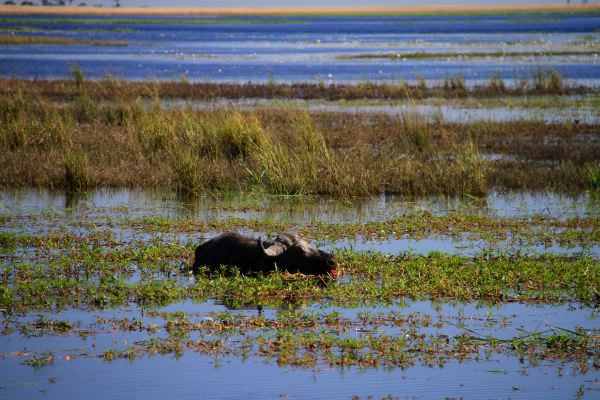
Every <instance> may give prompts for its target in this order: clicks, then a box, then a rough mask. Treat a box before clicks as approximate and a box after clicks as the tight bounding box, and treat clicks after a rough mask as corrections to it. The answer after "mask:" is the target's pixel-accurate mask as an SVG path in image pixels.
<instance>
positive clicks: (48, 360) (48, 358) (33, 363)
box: [23, 351, 54, 369]
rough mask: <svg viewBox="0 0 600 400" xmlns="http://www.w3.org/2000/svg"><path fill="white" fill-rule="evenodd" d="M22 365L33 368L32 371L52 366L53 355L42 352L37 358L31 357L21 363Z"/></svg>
mask: <svg viewBox="0 0 600 400" xmlns="http://www.w3.org/2000/svg"><path fill="white" fill-rule="evenodd" d="M23 364H24V365H28V366H30V367H33V368H34V369H40V368H43V367H47V366H50V365H53V364H54V353H53V352H50V351H45V352H42V353H41V354H40V355H39V356H32V357H31V358H29V359H27V360H25V361H23Z"/></svg>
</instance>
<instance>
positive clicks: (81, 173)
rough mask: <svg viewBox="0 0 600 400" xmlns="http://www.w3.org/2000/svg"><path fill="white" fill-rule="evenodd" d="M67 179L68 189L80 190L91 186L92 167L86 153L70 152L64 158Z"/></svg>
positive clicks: (66, 186)
mask: <svg viewBox="0 0 600 400" xmlns="http://www.w3.org/2000/svg"><path fill="white" fill-rule="evenodd" d="M63 165H64V168H65V180H64V186H65V188H66V189H67V190H72V191H79V190H84V189H87V188H88V187H90V185H91V177H90V167H89V163H88V158H87V155H86V154H80V153H75V152H70V153H69V154H68V155H67V156H66V157H65V160H64V163H63Z"/></svg>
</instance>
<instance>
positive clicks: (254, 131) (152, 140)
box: [0, 82, 600, 196]
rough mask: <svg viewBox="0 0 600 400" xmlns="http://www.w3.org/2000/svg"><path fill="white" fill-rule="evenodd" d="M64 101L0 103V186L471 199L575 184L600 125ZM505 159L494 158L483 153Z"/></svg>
mask: <svg viewBox="0 0 600 400" xmlns="http://www.w3.org/2000/svg"><path fill="white" fill-rule="evenodd" d="M87 84H88V83H87V82H83V83H82V84H81V85H80V87H79V89H78V90H79V91H80V92H81V93H82V94H80V95H79V97H76V98H74V99H73V100H72V101H69V102H67V103H66V104H65V103H64V102H58V103H57V102H54V101H52V100H51V99H49V98H47V97H43V96H39V95H32V94H31V93H28V94H26V93H23V92H20V93H19V92H16V93H14V94H13V95H11V96H10V97H8V96H0V127H1V128H0V185H2V186H28V185H35V186H45V187H68V188H71V189H80V188H85V187H90V186H143V187H170V188H174V189H176V190H177V191H179V192H182V193H187V194H195V193H199V192H202V191H204V190H228V189H233V188H235V189H250V188H256V187H258V188H260V189H262V190H266V191H269V192H273V193H279V194H287V195H311V194H317V193H320V194H331V195H336V196H352V195H369V194H378V193H380V192H381V191H386V192H392V193H400V194H428V193H446V194H451V193H468V194H472V195H481V194H484V193H486V192H487V191H488V190H489V189H490V188H492V187H499V188H515V187H519V188H531V189H544V188H551V189H557V190H578V189H581V188H584V187H585V185H586V182H587V181H589V179H587V177H586V167H587V166H589V165H591V163H593V162H595V160H598V159H600V140H599V136H600V133H599V132H600V129H598V128H599V127H598V126H587V125H584V124H574V123H573V124H545V123H542V122H531V121H517V122H510V123H495V122H494V123H492V122H489V123H484V122H474V123H470V124H450V123H445V122H444V121H442V120H434V121H432V122H427V118H426V117H424V116H420V115H415V114H412V113H405V114H402V115H399V116H389V115H378V114H364V115H363V114H340V113H313V114H308V113H307V112H305V111H298V110H293V109H291V110H290V109H281V108H269V109H264V110H256V111H252V112H250V111H248V112H241V111H237V110H231V109H229V110H208V111H198V110H193V109H190V108H186V107H182V108H175V109H169V110H165V109H162V108H161V107H160V105H161V104H160V99H158V98H155V99H154V100H153V102H152V103H151V104H144V103H143V102H142V101H141V100H138V101H129V100H123V99H120V98H115V99H112V101H111V102H109V103H99V102H97V101H96V100H95V99H93V98H90V97H89V96H88V95H87V94H86V87H87V86H86V85H87ZM487 153H491V154H504V155H505V156H506V158H504V159H502V160H500V161H489V160H486V159H485V158H484V157H482V155H484V154H487Z"/></svg>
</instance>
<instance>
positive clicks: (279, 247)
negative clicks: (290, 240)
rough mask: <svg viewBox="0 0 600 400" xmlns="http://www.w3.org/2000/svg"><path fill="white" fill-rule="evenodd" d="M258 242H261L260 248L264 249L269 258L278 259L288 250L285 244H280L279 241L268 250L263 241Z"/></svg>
mask: <svg viewBox="0 0 600 400" xmlns="http://www.w3.org/2000/svg"><path fill="white" fill-rule="evenodd" d="M258 241H259V242H260V247H262V249H263V252H264V253H265V255H266V256H267V257H277V256H278V255H280V254H282V253H283V252H284V251H285V250H286V249H287V248H288V246H287V245H286V244H285V243H281V242H278V241H277V240H276V241H275V242H273V244H271V245H270V246H269V247H267V248H265V244H264V243H263V241H262V240H260V239H259V240H258Z"/></svg>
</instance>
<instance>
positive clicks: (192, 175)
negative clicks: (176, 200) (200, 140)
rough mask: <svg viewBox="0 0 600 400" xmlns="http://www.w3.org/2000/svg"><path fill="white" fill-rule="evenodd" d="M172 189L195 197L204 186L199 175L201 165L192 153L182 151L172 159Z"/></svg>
mask: <svg viewBox="0 0 600 400" xmlns="http://www.w3.org/2000/svg"><path fill="white" fill-rule="evenodd" d="M171 165H172V168H173V188H174V189H175V191H176V192H177V193H181V194H183V195H197V194H199V193H201V192H202V190H203V189H204V187H205V185H204V182H203V179H202V174H201V173H200V168H199V167H201V165H200V164H199V162H198V157H196V156H195V154H194V152H193V151H190V150H187V151H186V150H182V151H179V152H177V153H175V154H174V155H173V157H172V161H171Z"/></svg>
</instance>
